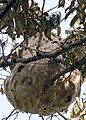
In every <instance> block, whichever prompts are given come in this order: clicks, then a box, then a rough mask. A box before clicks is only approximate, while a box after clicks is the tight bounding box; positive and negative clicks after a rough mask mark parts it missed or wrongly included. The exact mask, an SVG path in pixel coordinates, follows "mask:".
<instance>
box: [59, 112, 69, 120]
mask: <svg viewBox="0 0 86 120" xmlns="http://www.w3.org/2000/svg"><path fill="white" fill-rule="evenodd" d="M58 114H59V115H60V116H61V117H62V118H64V120H69V119H68V118H66V117H64V115H62V114H61V113H60V112H58Z"/></svg>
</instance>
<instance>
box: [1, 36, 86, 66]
mask: <svg viewBox="0 0 86 120" xmlns="http://www.w3.org/2000/svg"><path fill="white" fill-rule="evenodd" d="M83 43H86V37H84V38H81V39H80V40H76V41H75V42H74V43H71V44H68V45H65V46H64V47H62V48H61V49H60V50H58V51H54V52H40V53H39V56H33V57H28V58H17V59H16V60H15V62H9V61H7V62H4V61H2V62H0V67H6V66H11V65H14V64H16V63H19V62H22V63H30V62H33V61H37V60H41V59H44V58H55V57H57V56H59V55H61V54H62V53H65V52H67V51H69V50H71V49H72V48H74V47H77V46H80V45H82V44H83Z"/></svg>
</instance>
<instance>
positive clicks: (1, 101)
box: [0, 0, 86, 120]
mask: <svg viewBox="0 0 86 120" xmlns="http://www.w3.org/2000/svg"><path fill="white" fill-rule="evenodd" d="M36 1H37V2H38V3H39V5H42V0H36ZM57 3H58V0H46V4H45V11H47V10H49V9H50V8H53V7H55V6H56V5H57ZM67 5H68V3H67ZM59 10H60V11H61V12H62V13H63V14H62V18H63V17H64V8H62V9H59ZM52 12H58V10H57V8H56V9H55V10H53V11H51V13H52ZM61 26H62V28H63V30H62V36H64V35H65V33H64V31H65V29H67V28H68V27H69V21H65V24H63V23H61ZM1 37H2V36H0V38H1ZM9 42H10V40H9ZM10 47H11V45H9V46H8V48H10ZM8 52H9V51H8V50H6V54H8ZM0 74H1V73H0ZM3 74H6V73H4V72H3ZM0 78H1V76H0ZM2 83H3V80H1V79H0V84H2ZM83 86H84V87H83V88H84V89H83V92H84V91H85V92H86V88H85V87H86V84H85V85H83ZM12 110H13V107H12V105H11V104H10V103H9V101H8V100H7V98H6V96H5V95H2V94H1V93H0V120H1V119H2V118H3V117H6V116H8V115H9V114H10V112H11V111H12ZM28 119H29V115H28V114H24V113H23V114H22V113H21V114H19V116H18V119H17V120H28ZM9 120H14V119H13V117H11V118H10V119H9ZM31 120H41V118H39V116H38V115H33V116H32V117H31ZM53 120H57V118H53ZM60 120H63V119H62V118H60Z"/></svg>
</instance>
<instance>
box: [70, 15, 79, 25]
mask: <svg viewBox="0 0 86 120" xmlns="http://www.w3.org/2000/svg"><path fill="white" fill-rule="evenodd" d="M77 20H78V16H77V14H76V15H75V16H74V17H73V19H72V20H71V23H70V26H71V27H73V26H74V24H75V22H76V21H77Z"/></svg>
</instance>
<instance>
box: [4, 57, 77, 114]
mask: <svg viewBox="0 0 86 120" xmlns="http://www.w3.org/2000/svg"><path fill="white" fill-rule="evenodd" d="M60 66H63V65H60ZM61 69H62V68H60V67H58V66H57V65H54V64H53V65H52V64H50V63H49V59H42V60H39V61H36V62H32V63H28V64H23V63H19V64H16V66H15V67H14V69H13V72H12V75H11V76H9V77H8V78H7V79H6V80H5V82H4V88H5V93H6V96H7V98H8V100H9V101H10V103H11V104H12V105H13V106H14V107H15V108H17V109H20V110H21V111H24V112H26V113H32V114H40V115H45V116H46V115H50V114H53V113H55V112H61V111H64V110H65V109H67V108H68V106H69V104H70V103H71V101H72V99H75V97H74V95H75V92H78V91H76V89H75V85H74V83H73V82H72V80H73V81H74V80H75V79H76V77H77V75H76V73H74V75H70V77H69V78H67V79H68V80H65V79H63V77H61V78H59V79H57V80H55V82H54V84H53V85H50V80H51V78H52V76H53V75H54V74H55V73H57V72H60V71H61ZM46 83H49V84H47V85H48V86H46Z"/></svg>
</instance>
